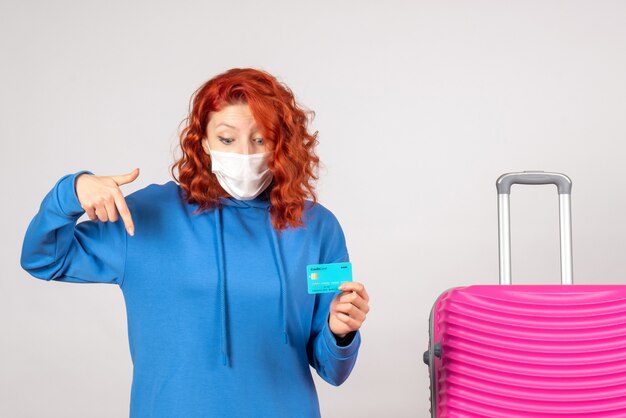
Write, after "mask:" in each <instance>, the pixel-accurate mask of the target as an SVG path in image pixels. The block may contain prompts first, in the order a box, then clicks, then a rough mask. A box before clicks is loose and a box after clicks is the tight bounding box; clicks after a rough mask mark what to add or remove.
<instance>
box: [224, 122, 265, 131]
mask: <svg viewBox="0 0 626 418" xmlns="http://www.w3.org/2000/svg"><path fill="white" fill-rule="evenodd" d="M221 125H224V126H227V127H229V128H231V129H237V127H235V126H232V125H229V124H227V123H226V122H221V123H218V124H217V126H216V127H215V128H219V127H220V126H221ZM252 129H258V127H257V126H256V124H254V125H252Z"/></svg>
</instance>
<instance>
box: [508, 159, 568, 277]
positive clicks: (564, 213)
mask: <svg viewBox="0 0 626 418" xmlns="http://www.w3.org/2000/svg"><path fill="white" fill-rule="evenodd" d="M513 184H554V185H556V186H557V188H558V193H559V229H560V235H561V283H562V284H573V273H572V211H571V193H572V180H570V178H569V177H567V176H566V175H565V174H561V173H550V172H545V171H523V172H518V173H506V174H503V175H501V176H500V177H498V180H497V181H496V188H497V189H498V248H499V251H500V255H499V261H500V284H511V217H510V198H509V197H510V194H511V186H512V185H513Z"/></svg>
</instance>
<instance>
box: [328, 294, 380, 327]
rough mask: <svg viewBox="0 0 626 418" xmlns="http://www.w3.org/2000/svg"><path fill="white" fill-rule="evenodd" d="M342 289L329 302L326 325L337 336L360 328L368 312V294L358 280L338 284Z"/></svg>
mask: <svg viewBox="0 0 626 418" xmlns="http://www.w3.org/2000/svg"><path fill="white" fill-rule="evenodd" d="M339 289H340V290H343V292H341V293H340V294H338V295H337V296H336V297H335V298H334V299H333V301H332V302H331V303H330V317H329V318H328V325H329V327H330V330H331V331H332V333H333V334H335V335H336V336H337V337H344V336H345V335H346V334H347V333H349V332H351V331H356V330H358V329H359V328H361V325H362V324H363V321H365V317H366V316H367V313H368V312H369V310H370V308H369V300H370V298H369V295H368V294H367V290H365V286H363V284H362V283H359V282H345V283H343V284H342V285H341V286H339Z"/></svg>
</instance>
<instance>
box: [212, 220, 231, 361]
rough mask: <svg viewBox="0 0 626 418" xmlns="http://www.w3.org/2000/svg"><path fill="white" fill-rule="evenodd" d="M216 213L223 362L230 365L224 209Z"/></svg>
mask: <svg viewBox="0 0 626 418" xmlns="http://www.w3.org/2000/svg"><path fill="white" fill-rule="evenodd" d="M214 213H215V226H216V230H217V235H218V239H217V269H218V271H219V284H218V286H219V289H218V293H219V299H218V302H217V303H219V308H220V309H219V310H220V328H221V330H220V345H221V350H222V363H223V364H224V365H225V366H226V365H228V348H227V347H226V338H227V336H226V273H225V272H224V267H225V261H224V232H223V226H222V209H221V208H218V209H216V210H215V211H214Z"/></svg>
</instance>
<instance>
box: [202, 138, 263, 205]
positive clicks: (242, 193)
mask: <svg viewBox="0 0 626 418" xmlns="http://www.w3.org/2000/svg"><path fill="white" fill-rule="evenodd" d="M206 144H207V145H206V146H207V148H209V141H208V140H207V143H206ZM209 151H210V154H211V171H212V172H213V173H214V174H215V176H216V177H217V181H218V182H219V183H220V185H221V186H222V187H223V188H224V190H226V191H227V192H228V193H229V194H230V195H231V196H232V197H234V198H235V199H239V200H252V199H254V198H255V197H257V196H258V195H260V194H261V192H262V191H263V190H265V188H266V187H267V186H269V184H270V183H271V182H272V177H273V176H272V172H271V171H270V169H269V167H268V166H267V159H268V157H269V154H270V153H269V152H261V153H258V154H239V153H237V152H224V151H215V150H212V149H211V148H209Z"/></svg>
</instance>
